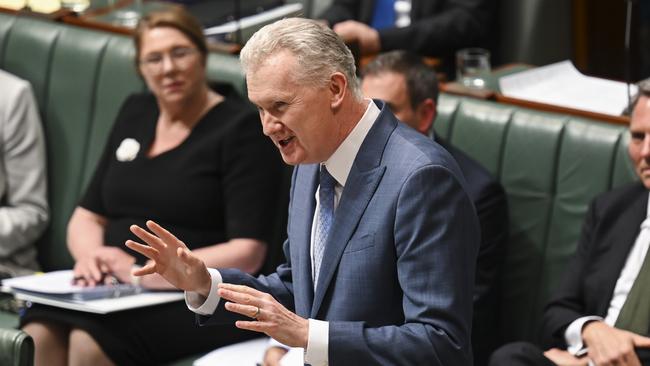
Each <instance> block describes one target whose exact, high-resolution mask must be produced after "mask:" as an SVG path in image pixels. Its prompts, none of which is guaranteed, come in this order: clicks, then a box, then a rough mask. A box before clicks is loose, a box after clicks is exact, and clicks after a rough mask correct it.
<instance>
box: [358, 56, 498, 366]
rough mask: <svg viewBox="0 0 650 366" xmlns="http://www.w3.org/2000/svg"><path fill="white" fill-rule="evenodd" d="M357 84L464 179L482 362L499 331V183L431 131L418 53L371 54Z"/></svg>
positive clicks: (431, 95) (432, 111)
mask: <svg viewBox="0 0 650 366" xmlns="http://www.w3.org/2000/svg"><path fill="white" fill-rule="evenodd" d="M362 75H363V80H362V83H361V89H362V90H363V94H364V95H365V96H366V97H370V98H376V99H381V100H383V101H384V102H386V104H387V105H388V106H389V107H390V109H391V111H392V112H393V113H394V114H395V116H396V117H397V118H398V119H399V120H400V121H402V122H404V123H406V124H408V125H409V126H411V127H413V128H414V129H416V130H417V131H419V132H420V133H422V134H424V135H427V136H431V138H433V139H434V140H435V141H436V142H438V143H439V144H440V145H441V146H442V147H444V148H445V149H447V151H449V153H450V154H451V156H453V157H454V159H456V162H458V166H459V167H460V170H461V171H462V172H463V175H464V176H465V180H467V193H468V194H469V196H470V198H471V199H472V201H473V202H474V206H475V207H476V212H477V213H478V218H479V222H480V225H481V246H480V248H479V255H478V260H477V263H476V265H477V267H476V280H475V284H474V286H475V287H474V316H473V324H472V347H473V349H474V364H475V365H484V364H486V363H487V359H488V357H489V356H490V354H491V353H492V351H494V348H495V347H496V341H497V338H498V337H495V336H494V335H495V334H498V325H499V319H498V317H497V316H495V314H498V313H499V312H498V291H497V290H498V286H497V284H498V273H499V267H500V264H501V258H502V253H503V250H504V249H505V245H506V241H507V239H508V204H507V201H506V195H505V192H504V191H503V188H502V187H501V185H500V184H499V182H497V181H496V180H495V179H494V178H493V177H492V175H491V174H490V173H489V172H488V171H487V170H486V169H485V168H484V167H483V166H481V165H480V164H479V163H478V162H477V161H475V160H474V159H472V158H470V157H469V156H467V155H466V154H465V153H463V152H462V151H460V150H459V149H457V148H455V147H453V146H451V145H450V144H448V143H447V142H446V141H444V140H443V139H442V138H440V137H438V136H436V135H435V134H434V133H433V122H434V120H435V118H436V104H437V100H438V80H437V78H436V73H435V71H434V70H433V69H432V68H431V67H429V66H427V65H425V64H424V63H423V62H422V59H421V57H419V56H417V55H415V54H412V53H409V52H407V51H391V52H388V53H383V54H381V55H379V56H377V58H375V59H374V60H373V61H372V62H371V63H370V64H368V65H367V66H366V67H365V68H364V69H363V70H362Z"/></svg>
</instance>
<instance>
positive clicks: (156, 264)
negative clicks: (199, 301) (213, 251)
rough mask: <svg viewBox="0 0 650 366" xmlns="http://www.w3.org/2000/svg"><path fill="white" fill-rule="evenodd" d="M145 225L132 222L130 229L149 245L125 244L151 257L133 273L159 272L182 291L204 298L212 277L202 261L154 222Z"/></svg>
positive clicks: (138, 274) (130, 242)
mask: <svg viewBox="0 0 650 366" xmlns="http://www.w3.org/2000/svg"><path fill="white" fill-rule="evenodd" d="M147 228H148V229H149V230H151V231H152V232H153V234H151V233H149V232H148V231H146V230H144V229H143V228H141V227H139V226H137V225H132V226H131V228H130V229H131V232H133V234H135V235H136V236H137V237H138V238H140V239H142V241H144V242H145V243H147V244H149V245H143V244H140V243H136V242H134V241H132V240H127V241H126V246H127V247H129V248H131V249H133V250H135V251H136V252H138V253H140V254H142V255H144V256H146V257H147V258H149V259H151V261H150V262H149V263H147V265H145V266H144V267H142V268H140V269H138V270H135V271H134V272H133V274H134V275H136V276H144V275H148V274H152V273H158V274H160V275H161V276H163V278H165V279H166V280H167V281H168V282H169V283H171V284H172V285H174V286H176V287H177V288H179V289H181V290H185V291H194V292H198V293H199V294H200V295H202V296H204V297H207V296H208V294H209V292H210V285H211V284H212V279H211V278H210V273H209V272H208V269H207V267H206V266H205V263H203V261H202V260H200V259H199V258H198V257H196V256H195V255H193V254H192V252H190V250H189V249H187V246H185V244H184V243H183V242H182V241H180V240H179V239H178V238H176V237H175V236H174V235H173V234H172V233H170V232H169V231H167V230H165V229H164V228H162V227H161V226H160V225H158V224H156V223H155V222H153V221H147Z"/></svg>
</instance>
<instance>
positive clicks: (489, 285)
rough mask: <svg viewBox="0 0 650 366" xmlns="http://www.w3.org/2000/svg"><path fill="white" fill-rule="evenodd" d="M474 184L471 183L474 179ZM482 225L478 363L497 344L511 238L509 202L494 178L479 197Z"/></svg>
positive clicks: (475, 341)
mask: <svg viewBox="0 0 650 366" xmlns="http://www.w3.org/2000/svg"><path fill="white" fill-rule="evenodd" d="M470 184H471V183H470ZM474 205H475V206H476V212H477V214H478V218H479V222H480V225H481V247H480V250H479V255H478V260H477V266H476V282H475V288H474V316H473V321H474V322H473V324H472V347H473V348H474V355H475V357H474V358H475V364H477V365H478V364H482V363H480V360H484V361H487V360H488V358H489V356H490V354H491V353H492V351H494V349H495V348H496V346H497V341H498V340H497V337H494V334H495V331H498V327H499V318H498V317H497V316H495V314H498V311H499V298H498V295H499V278H498V275H499V272H500V268H501V266H502V263H503V254H504V251H505V248H506V244H507V241H508V223H509V221H508V203H507V199H506V195H505V192H504V191H503V188H502V187H501V185H500V184H499V183H498V182H496V181H492V182H491V183H490V184H488V185H487V186H485V188H484V189H483V190H482V191H481V192H480V194H479V197H478V199H477V200H475V202H474Z"/></svg>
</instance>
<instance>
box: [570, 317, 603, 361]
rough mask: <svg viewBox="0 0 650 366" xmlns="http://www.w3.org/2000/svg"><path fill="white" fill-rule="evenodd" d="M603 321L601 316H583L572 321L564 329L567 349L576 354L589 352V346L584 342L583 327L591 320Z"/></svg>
mask: <svg viewBox="0 0 650 366" xmlns="http://www.w3.org/2000/svg"><path fill="white" fill-rule="evenodd" d="M598 320H600V321H602V320H603V318H601V317H599V316H595V315H594V316H583V317H582V318H578V319H576V320H574V321H573V322H571V324H569V326H568V327H567V328H566V330H565V331H564V340H565V341H566V344H567V351H568V352H569V353H570V354H572V355H574V356H582V355H584V354H585V353H586V352H587V348H586V347H585V345H584V343H583V342H582V327H584V326H585V324H587V323H589V322H591V321H598Z"/></svg>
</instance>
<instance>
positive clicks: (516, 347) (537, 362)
mask: <svg viewBox="0 0 650 366" xmlns="http://www.w3.org/2000/svg"><path fill="white" fill-rule="evenodd" d="M490 366H555V363H553V362H552V361H551V360H549V359H548V358H546V357H544V351H543V350H542V349H541V348H539V347H537V346H535V345H534V344H532V343H528V342H514V343H508V344H506V345H504V346H502V347H500V348H499V349H497V350H496V351H494V353H493V354H492V356H491V357H490Z"/></svg>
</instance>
